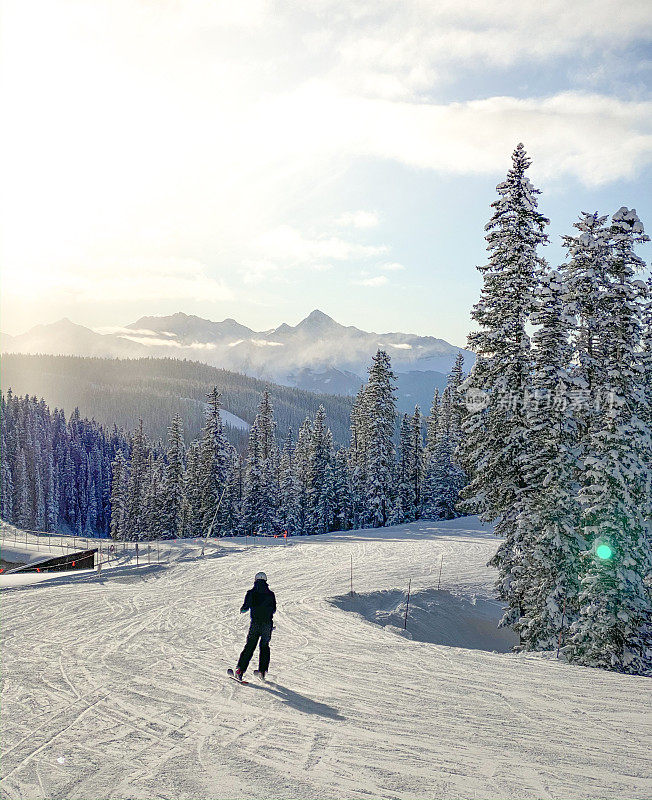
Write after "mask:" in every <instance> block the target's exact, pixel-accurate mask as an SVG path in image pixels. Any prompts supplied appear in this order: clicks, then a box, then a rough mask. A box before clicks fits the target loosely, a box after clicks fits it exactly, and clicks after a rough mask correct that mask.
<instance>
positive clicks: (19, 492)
mask: <svg viewBox="0 0 652 800" xmlns="http://www.w3.org/2000/svg"><path fill="white" fill-rule="evenodd" d="M29 518H30V506H29V486H28V484H27V465H26V463H25V451H24V449H23V448H22V447H21V448H20V450H19V451H18V458H17V460H16V470H15V472H14V519H15V520H16V525H18V527H19V528H29Z"/></svg>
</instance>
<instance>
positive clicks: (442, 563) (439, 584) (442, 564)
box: [437, 553, 444, 590]
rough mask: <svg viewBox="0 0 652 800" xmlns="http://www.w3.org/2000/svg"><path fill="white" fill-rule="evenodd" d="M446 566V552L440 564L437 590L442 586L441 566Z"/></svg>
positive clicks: (442, 555)
mask: <svg viewBox="0 0 652 800" xmlns="http://www.w3.org/2000/svg"><path fill="white" fill-rule="evenodd" d="M443 566H444V554H443V553H442V554H441V562H440V564H439V581H438V582H437V590H439V588H440V586H441V568H442V567H443Z"/></svg>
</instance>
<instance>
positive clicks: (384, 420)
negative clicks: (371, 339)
mask: <svg viewBox="0 0 652 800" xmlns="http://www.w3.org/2000/svg"><path fill="white" fill-rule="evenodd" d="M395 380H396V376H395V375H394V373H393V372H392V367H391V362H390V358H389V356H388V355H387V353H386V352H385V351H384V350H380V349H379V350H378V352H377V353H376V355H375V356H374V357H373V360H372V364H371V367H370V368H369V381H368V382H367V386H366V389H365V393H364V397H365V411H366V413H365V419H364V421H365V428H364V438H365V439H366V447H365V451H366V459H365V462H366V463H365V472H366V474H365V478H366V480H365V495H366V497H365V500H366V506H367V508H366V512H367V516H368V520H369V523H370V524H371V526H372V527H374V528H379V527H382V526H384V525H386V524H387V520H388V517H389V514H390V509H391V504H392V474H393V467H394V443H393V435H394V426H395V422H396V400H395V398H394V391H395Z"/></svg>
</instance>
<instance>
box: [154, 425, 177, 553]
mask: <svg viewBox="0 0 652 800" xmlns="http://www.w3.org/2000/svg"><path fill="white" fill-rule="evenodd" d="M184 456H185V446H184V441H183V423H182V421H181V416H180V415H179V414H175V416H174V417H173V418H172V423H171V425H170V427H169V428H168V451H167V469H166V471H165V479H164V498H165V499H164V508H163V519H162V522H163V534H164V536H165V537H166V538H167V537H176V538H179V539H181V538H183V536H184V530H183V522H184V506H185V496H184V490H185V464H184V460H185V459H184ZM152 479H153V476H152ZM150 482H151V481H150Z"/></svg>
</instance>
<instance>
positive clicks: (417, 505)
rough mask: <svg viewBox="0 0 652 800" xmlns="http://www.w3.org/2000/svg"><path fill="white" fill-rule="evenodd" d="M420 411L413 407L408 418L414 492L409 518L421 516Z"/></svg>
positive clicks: (422, 449) (421, 453) (421, 450)
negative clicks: (411, 413) (412, 411)
mask: <svg viewBox="0 0 652 800" xmlns="http://www.w3.org/2000/svg"><path fill="white" fill-rule="evenodd" d="M421 426H422V422H421V411H420V409H419V406H415V407H414V414H413V415H412V417H411V419H410V431H411V440H412V449H411V453H410V465H409V472H410V482H411V483H412V491H413V494H414V505H413V507H412V511H411V512H410V517H411V519H418V518H419V517H420V516H421V503H422V490H423V476H424V446H423V432H422V430H421Z"/></svg>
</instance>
